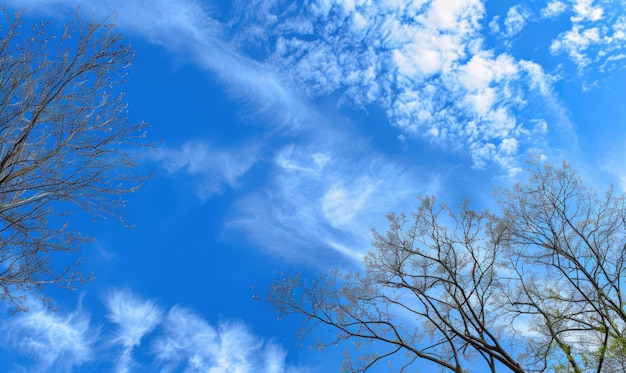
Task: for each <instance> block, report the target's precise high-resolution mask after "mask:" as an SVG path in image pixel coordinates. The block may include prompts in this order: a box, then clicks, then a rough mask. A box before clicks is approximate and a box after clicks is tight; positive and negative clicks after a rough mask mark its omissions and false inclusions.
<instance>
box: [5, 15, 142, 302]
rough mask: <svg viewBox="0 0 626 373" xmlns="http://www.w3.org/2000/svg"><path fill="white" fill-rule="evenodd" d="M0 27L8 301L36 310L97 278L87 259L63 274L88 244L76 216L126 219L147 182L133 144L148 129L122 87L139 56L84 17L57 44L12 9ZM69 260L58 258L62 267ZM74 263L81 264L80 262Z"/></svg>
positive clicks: (107, 28) (109, 27) (108, 28)
mask: <svg viewBox="0 0 626 373" xmlns="http://www.w3.org/2000/svg"><path fill="white" fill-rule="evenodd" d="M4 15H5V17H4V19H3V22H1V23H0V27H1V29H2V35H3V37H2V38H1V39H0V300H2V301H4V302H6V303H9V304H11V305H12V307H14V310H15V311H24V310H27V307H26V305H25V303H24V301H25V300H26V296H27V295H28V294H31V295H34V296H36V297H38V298H39V299H41V300H43V301H45V302H49V299H47V298H46V297H45V296H44V295H43V294H42V290H43V289H44V288H45V286H46V285H50V284H55V285H59V286H62V287H68V288H72V287H73V286H74V285H75V284H77V283H80V282H83V281H85V280H87V279H89V278H90V277H91V276H90V275H84V274H83V273H81V272H80V268H79V266H78V265H79V264H80V260H78V261H76V262H75V263H73V264H70V265H67V263H64V264H62V268H61V269H60V270H57V271H55V268H54V263H56V262H54V260H55V258H58V256H53V254H54V253H55V252H71V251H75V250H77V249H79V247H80V246H81V244H82V243H84V242H85V241H86V240H87V238H86V237H85V236H83V235H81V234H80V233H79V232H76V231H74V230H72V229H71V228H70V226H69V224H68V218H67V217H65V216H66V215H68V214H71V213H72V212H74V211H76V210H77V208H78V210H83V211H86V212H87V213H89V214H91V216H93V217H94V218H96V217H104V216H107V215H109V216H116V217H120V213H121V208H122V207H123V206H124V203H125V201H124V200H123V199H122V198H121V197H122V195H123V194H126V193H129V192H132V191H134V190H135V189H136V188H137V187H138V186H139V185H140V184H141V183H142V181H143V180H144V178H143V177H141V176H140V175H138V174H137V173H136V172H135V171H133V168H134V166H135V160H134V156H133V155H132V154H131V151H132V150H131V149H130V147H129V145H133V144H141V143H142V142H143V140H141V138H143V137H144V136H145V134H144V127H145V126H144V124H143V123H139V124H133V123H130V122H129V121H128V120H127V113H126V105H125V104H124V103H123V102H122V95H121V94H120V93H119V92H118V93H116V89H117V88H116V86H117V85H119V84H120V83H122V82H123V81H124V79H125V75H124V74H123V70H124V68H126V67H127V66H129V65H130V63H131V61H132V57H133V52H132V50H131V49H130V47H129V46H128V45H125V44H124V43H123V41H122V39H121V38H120V36H119V35H118V34H116V33H115V31H114V27H113V23H112V22H110V21H109V20H105V21H103V22H89V23H84V22H83V21H81V20H80V18H79V16H78V14H77V15H76V17H75V18H74V20H73V21H72V22H71V23H69V24H68V25H66V26H65V28H64V30H63V32H62V35H59V36H58V37H55V36H51V35H48V34H47V30H46V28H47V25H46V23H44V22H41V23H38V24H35V25H33V26H32V28H31V27H27V26H25V25H24V23H23V22H22V13H21V12H18V13H15V14H12V13H11V12H9V11H7V10H6V8H5V9H4ZM64 260H65V261H66V260H67V259H63V258H59V261H60V263H62V262H63V261H64ZM72 262H73V260H72Z"/></svg>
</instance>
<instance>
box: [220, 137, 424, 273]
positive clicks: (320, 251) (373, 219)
mask: <svg viewBox="0 0 626 373" xmlns="http://www.w3.org/2000/svg"><path fill="white" fill-rule="evenodd" d="M328 131H330V132H329V133H325V134H320V137H317V138H316V139H315V140H313V141H312V142H311V143H310V144H308V145H304V144H298V145H297V146H296V144H291V145H287V146H285V147H284V148H282V149H281V150H279V151H278V153H277V154H276V156H275V157H274V165H273V169H272V175H273V176H272V180H271V183H270V184H269V185H268V186H266V187H264V188H262V189H259V190H258V191H256V192H254V193H252V194H251V195H249V196H247V197H246V198H244V199H242V200H240V201H239V202H238V203H237V204H236V216H235V217H233V218H232V221H231V224H230V227H231V228H235V229H238V230H243V231H244V232H246V233H247V234H248V236H249V237H250V239H251V240H253V241H254V242H256V243H258V244H261V245H263V246H264V247H265V248H266V249H267V250H268V251H270V252H272V253H274V254H275V255H277V256H281V257H285V258H287V259H290V260H292V261H298V262H308V263H310V264H320V265H324V264H326V265H327V263H328V261H329V260H330V259H329V258H332V257H333V255H336V254H337V253H339V254H340V255H342V256H344V257H346V258H349V259H352V260H353V261H352V262H351V263H350V265H352V264H357V263H359V264H360V262H361V259H362V255H363V254H364V253H366V252H367V251H368V250H369V248H370V241H371V231H370V229H371V228H372V227H374V226H378V227H381V226H386V221H385V218H384V217H385V215H386V214H388V213H390V212H392V211H398V210H402V209H404V208H406V206H407V205H410V204H411V203H412V202H413V201H414V198H415V196H416V195H418V194H420V193H426V192H435V191H433V190H428V188H429V178H428V176H427V173H424V174H423V175H422V177H417V176H416V174H415V172H414V171H413V170H411V169H405V168H403V167H401V166H399V165H397V164H396V163H395V162H393V161H391V160H389V159H387V158H386V157H384V156H381V155H378V154H376V153H375V152H374V151H372V150H371V149H369V148H368V146H367V145H366V144H363V143H359V141H358V140H357V139H355V138H354V137H350V135H349V134H347V133H341V132H338V131H334V130H328ZM340 144H341V145H340Z"/></svg>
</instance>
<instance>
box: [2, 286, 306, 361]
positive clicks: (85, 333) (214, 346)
mask: <svg viewBox="0 0 626 373" xmlns="http://www.w3.org/2000/svg"><path fill="white" fill-rule="evenodd" d="M105 305H106V308H107V310H108V313H107V319H106V321H105V322H104V324H103V325H102V327H94V326H93V324H94V322H93V321H92V320H91V318H90V316H89V315H87V314H84V313H81V312H78V311H75V312H70V313H68V314H65V315H64V314H63V312H62V311H59V312H57V313H55V312H52V311H50V310H48V309H43V308H38V306H37V305H34V306H33V307H31V311H30V312H28V313H23V314H20V315H17V316H14V317H11V318H10V319H8V320H7V319H5V320H3V324H2V327H0V336H1V337H2V339H1V340H2V342H0V346H2V347H3V348H6V349H8V350H12V351H15V352H17V353H18V354H19V355H24V356H28V357H29V358H30V359H31V360H32V361H33V365H32V366H24V367H21V368H23V370H24V371H37V372H46V371H50V372H64V371H67V372H71V371H83V369H84V367H85V366H86V364H87V363H89V367H90V369H94V368H98V367H102V368H103V369H107V368H110V367H107V365H108V364H112V365H114V366H115V371H118V372H127V371H135V370H136V369H139V368H140V367H144V368H145V367H151V369H155V370H158V371H161V372H170V371H181V370H180V368H182V369H183V370H182V371H184V372H211V373H222V372H224V373H225V372H237V373H256V372H268V373H304V372H308V371H309V370H308V369H307V368H306V367H297V366H293V365H291V364H289V363H288V362H287V352H286V351H285V349H283V348H282V347H281V346H280V345H279V344H278V343H276V342H274V341H273V340H265V339H263V338H260V337H259V336H256V335H254V334H252V333H251V332H250V331H249V330H248V328H247V327H246V325H245V324H244V323H242V322H228V321H225V322H222V323H220V324H219V325H217V326H212V325H210V324H209V323H207V322H206V320H204V319H203V318H202V317H201V316H199V315H198V314H197V313H196V312H194V311H192V310H190V309H184V308H181V307H178V306H175V307H172V308H171V309H170V310H169V311H168V312H166V313H165V314H164V312H163V310H162V309H161V308H160V307H158V306H156V304H155V302H154V301H152V300H149V299H143V298H141V297H139V296H137V295H135V294H133V293H131V292H129V291H117V290H116V291H112V292H111V293H110V294H109V295H108V296H107V297H106V299H105ZM110 329H112V332H110V333H103V332H101V330H104V331H106V330H110ZM120 349H121V351H120ZM133 352H135V353H136V355H137V356H141V357H142V361H137V362H134V361H133V359H132V355H133ZM96 353H97V354H98V356H96ZM104 356H115V357H117V361H110V360H109V359H107V358H103V357H104ZM16 361H17V359H16ZM5 366H6V365H5ZM81 367H82V368H81Z"/></svg>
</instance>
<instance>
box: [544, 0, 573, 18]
mask: <svg viewBox="0 0 626 373" xmlns="http://www.w3.org/2000/svg"><path fill="white" fill-rule="evenodd" d="M566 10H567V5H565V3H563V2H561V1H559V0H552V1H550V2H549V3H548V4H547V5H546V6H545V8H543V9H541V17H543V18H554V17H558V16H559V15H561V14H562V13H564V12H565V11H566Z"/></svg>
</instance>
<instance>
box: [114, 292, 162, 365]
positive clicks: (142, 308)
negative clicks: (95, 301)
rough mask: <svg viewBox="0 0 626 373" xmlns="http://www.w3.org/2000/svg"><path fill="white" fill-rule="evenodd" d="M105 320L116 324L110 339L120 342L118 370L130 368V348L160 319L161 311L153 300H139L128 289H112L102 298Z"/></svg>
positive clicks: (131, 349)
mask: <svg viewBox="0 0 626 373" xmlns="http://www.w3.org/2000/svg"><path fill="white" fill-rule="evenodd" d="M106 306H107V309H108V311H109V312H108V314H107V318H108V320H109V321H110V322H111V323H113V324H115V325H116V326H117V331H116V333H115V335H114V336H113V337H112V338H111V339H110V343H111V344H113V345H120V346H121V347H122V352H121V353H120V355H119V360H118V362H117V371H118V372H128V371H132V367H133V366H134V365H135V363H134V361H133V359H132V353H133V349H135V348H136V347H139V346H140V345H141V339H142V338H144V336H145V335H146V334H148V333H150V332H151V331H152V330H153V329H154V328H155V327H156V326H157V325H158V324H159V323H160V322H161V317H162V315H161V314H162V311H161V309H160V308H159V307H157V306H156V305H155V304H154V303H153V302H151V301H146V300H143V299H141V298H139V297H137V296H135V295H134V294H132V293H130V292H128V291H113V292H112V293H111V294H110V295H109V296H108V297H107V299H106Z"/></svg>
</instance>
